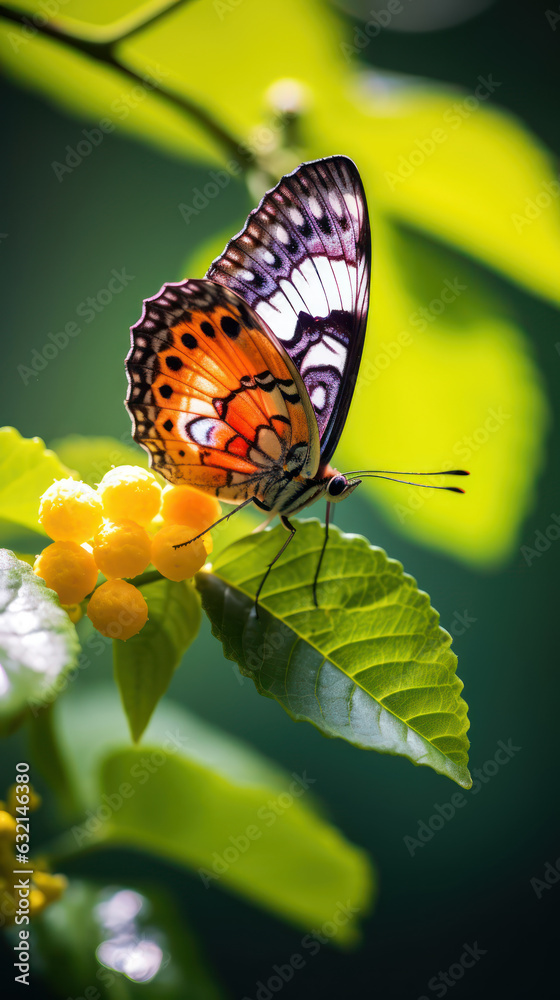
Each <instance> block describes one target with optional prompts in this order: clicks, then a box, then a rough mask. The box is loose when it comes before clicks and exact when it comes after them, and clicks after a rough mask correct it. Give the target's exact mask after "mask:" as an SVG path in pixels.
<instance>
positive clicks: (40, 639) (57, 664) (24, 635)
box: [0, 549, 80, 726]
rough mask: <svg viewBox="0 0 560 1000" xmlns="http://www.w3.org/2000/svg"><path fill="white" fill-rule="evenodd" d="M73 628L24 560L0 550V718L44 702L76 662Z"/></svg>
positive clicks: (3, 721)
mask: <svg viewBox="0 0 560 1000" xmlns="http://www.w3.org/2000/svg"><path fill="white" fill-rule="evenodd" d="M79 649H80V644H79V642H78V637H77V634H76V629H75V627H74V625H73V624H72V622H71V621H70V619H69V617H68V615H67V613H66V611H64V609H63V608H61V607H60V603H59V600H58V597H57V596H56V594H55V593H54V591H52V590H49V589H48V587H47V586H46V585H45V583H44V582H43V580H41V579H40V578H39V577H38V576H35V574H34V572H33V570H32V569H31V567H30V566H28V564H27V563H25V562H22V561H20V560H19V559H17V558H16V556H15V555H14V554H13V552H8V551H7V550H6V549H0V723H1V724H2V726H5V725H7V724H9V721H10V719H12V718H13V717H15V716H16V715H18V713H20V712H22V710H23V709H25V708H26V706H28V707H31V708H33V709H35V708H37V707H40V706H44V705H48V704H49V703H50V702H51V701H52V700H53V699H54V698H55V697H56V694H57V690H58V689H59V686H60V682H61V681H62V680H63V678H64V676H65V674H66V673H68V671H69V670H71V669H72V667H74V666H75V665H76V663H77V658H78V652H79Z"/></svg>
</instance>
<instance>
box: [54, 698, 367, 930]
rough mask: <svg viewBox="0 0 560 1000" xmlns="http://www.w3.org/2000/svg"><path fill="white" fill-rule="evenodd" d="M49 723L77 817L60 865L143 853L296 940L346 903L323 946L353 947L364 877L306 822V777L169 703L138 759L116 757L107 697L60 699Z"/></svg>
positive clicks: (355, 856)
mask: <svg viewBox="0 0 560 1000" xmlns="http://www.w3.org/2000/svg"><path fill="white" fill-rule="evenodd" d="M56 711H57V716H58V719H59V721H60V723H61V725H60V732H61V739H62V741H63V745H64V746H65V748H66V754H67V759H68V761H69V766H70V767H71V769H72V772H73V775H74V778H75V783H76V787H77V788H78V790H79V791H80V792H81V796H82V801H83V804H84V809H85V810H87V811H86V813H85V815H84V817H83V820H82V821H81V823H80V825H77V826H74V827H73V829H72V831H71V832H70V834H69V838H68V844H69V851H70V853H72V852H75V851H76V848H78V850H80V849H81V850H84V849H86V850H87V849H88V848H89V847H91V846H94V845H96V844H97V845H107V846H112V845H121V846H123V847H135V848H139V849H142V850H145V851H149V852H152V853H154V854H156V855H158V856H159V857H164V858H168V859H170V860H172V861H174V862H175V863H176V864H178V865H181V866H182V867H186V868H190V869H193V870H194V871H195V872H196V873H197V875H198V876H199V877H201V878H203V879H204V880H206V882H205V884H207V885H208V884H209V885H210V886H211V887H214V886H217V887H218V886H219V887H224V888H227V889H230V890H232V891H234V892H237V893H239V894H240V895H241V896H243V897H245V898H246V899H249V900H251V901H252V902H253V903H255V904H257V905H259V906H262V907H264V908H265V909H268V910H270V911H272V912H273V913H276V914H278V915H280V916H281V917H284V918H285V919H286V920H288V921H290V922H292V923H294V924H296V925H297V926H300V927H303V928H305V929H307V930H309V929H311V928H313V927H318V926H320V925H321V924H322V923H323V922H324V921H326V920H332V919H333V917H334V914H335V913H336V912H337V909H338V907H339V904H340V903H341V902H342V903H343V904H346V903H347V902H348V901H349V902H350V905H351V906H352V907H353V908H354V912H353V913H351V914H350V916H349V919H347V920H346V918H342V919H343V923H342V925H341V927H340V930H339V932H338V935H337V937H336V939H335V943H338V944H346V943H349V942H351V941H352V940H355V939H356V935H357V929H356V921H357V919H359V917H360V916H362V915H363V914H364V912H367V910H368V908H369V905H370V900H371V896H372V892H373V889H372V873H371V866H370V863H369V861H368V858H367V856H366V855H365V853H364V852H363V851H362V850H361V849H359V848H357V847H355V846H354V845H352V844H351V843H349V842H348V841H347V840H345V838H344V837H343V836H342V834H341V833H340V832H339V831H338V830H337V829H336V828H335V827H334V826H332V825H331V824H330V823H328V822H327V821H326V820H325V819H324V818H323V817H322V816H321V815H320V813H318V812H317V810H316V808H315V806H314V804H313V802H312V795H313V789H314V788H315V780H314V776H313V775H312V774H308V773H306V772H305V771H303V772H300V773H299V774H296V773H293V774H287V773H286V772H284V771H282V770H281V769H280V768H278V767H277V766H275V765H273V764H271V763H270V762H269V761H267V760H266V759H265V758H263V757H261V756H260V755H259V754H258V753H256V752H255V751H253V750H252V749H251V748H249V747H247V746H245V745H244V744H242V743H241V742H239V741H238V740H235V739H234V738H233V737H230V736H228V735H226V734H225V733H222V732H220V731H218V730H215V729H213V728H212V727H210V726H208V725H206V724H205V723H203V722H201V721H200V720H198V719H196V718H195V717H194V716H191V715H189V714H188V713H187V712H185V711H183V710H182V709H180V708H179V707H178V706H175V705H173V704H171V703H166V702H163V703H162V705H161V706H160V709H159V711H158V712H157V713H156V715H155V716H154V717H153V719H152V721H151V723H150V726H149V728H148V731H147V734H146V738H145V742H144V744H143V745H142V747H141V748H131V747H130V746H129V745H128V742H127V734H126V731H125V728H124V720H123V719H122V714H121V713H120V712H119V711H118V708H117V706H116V705H115V699H114V695H112V694H111V692H109V693H105V691H103V690H95V688H94V689H90V691H89V692H88V693H87V695H85V696H84V695H82V696H80V695H76V694H74V692H72V693H71V694H70V695H69V697H67V698H64V699H61V701H60V702H59V703H57V706H56ZM108 814H109V815H108ZM249 828H250V834H249V833H248V830H249ZM244 838H246V840H245V839H244ZM253 838H254V839H253ZM236 842H237V844H238V846H237V848H235V843H236ZM228 848H230V850H229V851H228ZM224 852H225V857H224ZM236 855H238V856H236ZM228 859H229V860H228Z"/></svg>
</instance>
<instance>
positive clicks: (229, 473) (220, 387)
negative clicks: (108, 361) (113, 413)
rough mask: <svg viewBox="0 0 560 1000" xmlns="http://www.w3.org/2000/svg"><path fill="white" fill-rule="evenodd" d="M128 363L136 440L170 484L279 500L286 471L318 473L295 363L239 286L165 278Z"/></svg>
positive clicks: (315, 440) (237, 497) (230, 497)
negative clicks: (239, 293) (243, 297)
mask: <svg viewBox="0 0 560 1000" xmlns="http://www.w3.org/2000/svg"><path fill="white" fill-rule="evenodd" d="M126 363H127V372H128V377H129V392H128V396H127V405H128V409H129V411H130V413H131V416H132V418H133V421H134V437H135V439H136V440H137V441H138V442H139V443H140V444H141V445H142V446H143V447H144V448H146V450H147V451H148V452H149V453H150V456H151V460H152V465H153V467H154V468H155V469H156V470H157V471H158V472H160V473H161V474H162V475H163V476H165V478H166V479H168V480H170V482H172V483H182V482H185V483H188V484H190V485H192V486H197V487H199V488H200V489H203V490H206V491H210V492H215V493H216V495H217V496H219V497H220V499H223V500H227V501H231V502H240V501H242V500H245V499H248V498H249V497H255V498H262V497H263V496H266V497H268V498H270V497H274V496H275V495H276V492H277V484H278V481H279V479H281V470H283V469H286V468H287V469H288V471H289V473H290V474H291V473H292V472H293V473H294V475H303V476H314V475H315V473H316V471H317V468H318V465H319V437H318V431H317V425H316V421H315V418H314V415H313V411H312V408H311V405H310V402H309V398H308V397H307V393H306V391H305V389H304V387H303V385H302V382H301V379H300V377H299V375H298V372H297V369H296V368H295V366H294V364H293V363H292V362H291V361H290V358H289V357H288V356H287V354H286V352H285V351H284V349H283V348H282V346H281V345H280V344H279V343H278V342H277V341H276V339H275V337H274V335H273V334H272V333H271V332H270V331H269V330H267V329H266V326H265V324H264V323H263V322H262V321H261V320H260V319H259V318H258V316H256V314H255V313H254V312H253V310H252V309H251V308H250V307H248V306H247V305H246V304H245V303H244V302H243V301H242V300H241V299H240V298H239V297H238V296H237V295H236V294H235V293H234V292H232V291H230V290H228V289H226V288H224V287H223V286H221V285H218V284H216V283H215V282H213V281H208V280H200V281H184V282H178V283H175V284H168V285H164V286H163V288H162V289H161V291H160V292H159V293H158V295H156V296H154V298H152V299H148V300H147V301H146V303H145V305H144V313H143V316H142V318H141V320H140V321H139V322H138V323H137V324H136V326H134V327H133V328H132V347H131V350H130V353H129V355H128V357H127V362H126ZM279 470H280V475H279ZM284 485H285V484H283V483H280V485H279V486H278V490H280V489H281V488H283V487H284Z"/></svg>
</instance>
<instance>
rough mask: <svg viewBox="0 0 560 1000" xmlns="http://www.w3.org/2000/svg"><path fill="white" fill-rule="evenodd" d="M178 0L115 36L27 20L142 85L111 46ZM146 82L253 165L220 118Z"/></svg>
mask: <svg viewBox="0 0 560 1000" xmlns="http://www.w3.org/2000/svg"><path fill="white" fill-rule="evenodd" d="M182 2H183V0H176V2H174V3H170V4H169V5H168V7H166V8H165V9H164V10H159V11H157V12H156V13H155V14H154V15H153V17H151V18H149V19H148V20H147V21H144V22H142V23H139V24H133V25H132V27H130V28H129V29H125V31H124V32H123V33H122V34H121V35H119V36H118V37H116V38H115V37H113V38H109V39H107V38H106V37H103V38H97V39H96V38H80V37H79V36H77V35H74V34H72V33H71V32H70V31H68V30H67V29H66V28H64V27H63V26H62V25H61V24H59V23H56V22H52V23H49V22H48V21H45V23H44V24H41V25H39V24H36V23H35V22H33V23H32V24H31V28H32V32H33V34H39V35H44V36H46V37H47V38H52V39H54V40H55V41H57V42H58V43H60V44H62V45H65V46H66V47H67V48H71V49H75V50H76V51H78V52H83V53H84V54H85V55H87V56H89V58H90V59H93V60H95V61H96V62H99V63H101V64H103V65H105V66H109V67H110V68H111V69H114V70H117V71H118V72H120V73H124V74H125V75H126V76H128V77H130V78H131V79H132V80H134V81H135V83H138V84H140V85H141V86H142V85H145V84H146V82H147V79H146V77H144V76H142V75H141V74H140V73H137V72H136V70H134V69H131V68H130V67H129V66H126V65H125V64H124V63H122V62H121V61H120V60H119V59H118V58H117V55H116V53H115V49H116V48H117V46H118V45H119V44H120V43H121V42H122V41H124V40H126V39H128V38H130V37H131V36H132V35H134V34H136V33H137V32H139V31H141V30H142V29H143V28H145V27H148V26H149V25H151V24H153V23H154V22H155V21H156V20H157V19H158V18H159V17H162V16H163V15H165V14H167V13H169V12H170V11H171V10H172V9H173V8H174V7H177V6H179V5H180V4H181V3H182ZM0 16H2V17H4V18H5V19H6V20H7V21H12V22H13V23H15V24H17V25H19V27H21V28H26V29H29V27H30V18H29V17H27V16H26V15H25V14H22V13H19V12H18V11H14V10H11V9H10V8H9V7H6V6H4V4H0ZM149 86H150V90H153V91H154V93H157V94H160V95H161V97H163V98H164V99H165V100H166V101H168V102H169V103H170V104H173V105H175V107H177V108H178V109H179V110H180V111H182V112H183V113H184V114H185V115H186V116H188V117H189V118H191V119H193V120H194V121H196V122H197V123H198V124H199V125H201V126H202V128H203V129H204V130H205V131H206V132H207V133H208V135H210V136H211V137H212V138H213V139H215V141H216V143H217V145H218V146H220V147H221V148H222V150H223V152H224V154H227V155H228V156H230V157H233V158H234V159H235V160H236V162H237V163H238V164H239V166H240V167H241V168H242V170H244V171H247V170H249V169H250V168H251V167H253V166H254V165H255V157H254V156H253V154H252V153H250V152H249V151H248V150H247V149H246V148H245V147H244V145H243V143H242V142H241V141H240V140H239V139H238V138H236V136H234V135H233V134H232V133H231V132H229V131H228V129H227V128H226V127H225V125H224V124H223V123H222V122H220V121H218V119H217V118H214V117H213V116H212V115H211V114H210V112H209V111H207V110H206V109H205V108H203V107H201V106H200V105H198V104H196V102H195V101H191V100H190V99H189V98H188V97H185V96H183V95H181V94H176V93H174V92H173V91H170V90H167V89H166V88H165V87H162V86H161V84H160V83H158V82H157V81H156V80H155V79H154V78H153V77H152V76H150V77H149Z"/></svg>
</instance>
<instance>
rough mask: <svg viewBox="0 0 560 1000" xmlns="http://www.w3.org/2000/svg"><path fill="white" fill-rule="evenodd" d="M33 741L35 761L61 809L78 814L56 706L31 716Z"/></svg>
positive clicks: (30, 737)
mask: <svg viewBox="0 0 560 1000" xmlns="http://www.w3.org/2000/svg"><path fill="white" fill-rule="evenodd" d="M29 744H30V750H31V754H32V757H33V760H35V761H36V762H37V764H38V767H39V769H40V770H41V772H42V774H43V775H44V777H45V779H46V780H47V781H48V783H49V785H50V787H51V788H52V789H53V791H54V793H55V795H56V797H57V799H58V801H59V803H60V807H61V809H62V810H63V812H64V813H65V814H67V815H72V814H74V813H75V812H76V810H77V808H78V806H77V802H76V794H75V791H74V787H73V785H72V781H71V779H70V775H69V773H68V769H67V767H66V763H65V760H64V757H63V754H62V751H61V749H60V745H59V742H58V737H57V734H56V730H55V725H54V706H53V705H47V706H46V707H45V708H43V709H41V711H40V712H38V713H37V715H30V717H29Z"/></svg>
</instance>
